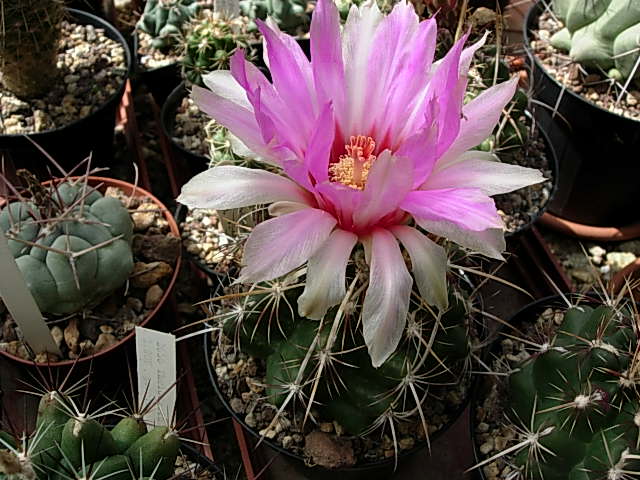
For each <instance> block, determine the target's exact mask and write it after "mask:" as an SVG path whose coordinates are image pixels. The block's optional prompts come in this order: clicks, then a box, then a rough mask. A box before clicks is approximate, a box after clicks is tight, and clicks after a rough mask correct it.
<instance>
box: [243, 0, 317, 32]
mask: <svg viewBox="0 0 640 480" xmlns="http://www.w3.org/2000/svg"><path fill="white" fill-rule="evenodd" d="M240 11H241V12H242V15H244V16H246V17H249V18H250V19H251V20H256V19H260V20H266V18H267V17H271V18H272V19H273V20H274V21H275V22H276V23H277V24H278V27H280V30H282V31H284V32H287V33H290V34H292V35H296V34H298V33H300V31H299V30H300V29H303V30H304V29H306V27H307V26H308V24H309V15H308V14H307V1H306V0H240ZM254 28H255V26H254Z"/></svg>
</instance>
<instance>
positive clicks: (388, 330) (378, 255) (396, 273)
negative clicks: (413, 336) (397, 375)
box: [362, 229, 413, 367]
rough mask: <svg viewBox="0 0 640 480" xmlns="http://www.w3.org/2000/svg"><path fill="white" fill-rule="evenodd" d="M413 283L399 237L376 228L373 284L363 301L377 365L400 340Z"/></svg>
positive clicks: (365, 324)
mask: <svg viewBox="0 0 640 480" xmlns="http://www.w3.org/2000/svg"><path fill="white" fill-rule="evenodd" d="M412 285H413V280H412V278H411V275H409V272H408V270H407V266H406V265H405V263H404V258H403V256H402V252H401V251H400V247H399V246H398V242H397V241H396V239H395V238H394V237H393V235H392V234H391V233H389V232H388V231H387V230H383V229H378V230H375V231H374V232H373V233H372V245H371V265H370V269H369V287H368V288H367V293H366V295H365V298H364V303H363V305H362V328H363V332H362V333H363V336H364V341H365V343H366V344H367V349H368V350H369V356H370V357H371V362H372V363H373V366H374V367H379V366H380V365H382V364H383V363H384V362H385V360H387V359H388V358H389V357H390V356H391V355H392V354H393V352H395V350H396V348H397V347H398V344H399V343H400V339H401V338H402V333H403V331H404V328H405V325H406V323H407V314H408V312H409V298H410V297H411V288H412Z"/></svg>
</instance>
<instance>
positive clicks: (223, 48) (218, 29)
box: [182, 11, 250, 86]
mask: <svg viewBox="0 0 640 480" xmlns="http://www.w3.org/2000/svg"><path fill="white" fill-rule="evenodd" d="M248 25H249V24H248V21H247V19H246V18H242V17H236V18H233V19H229V20H227V19H225V18H222V17H221V16H220V15H218V13H217V12H210V11H207V12H204V13H203V14H202V15H201V16H199V17H198V18H196V19H195V20H194V21H193V22H191V23H190V24H189V26H188V27H187V28H186V33H185V35H184V54H183V57H182V72H183V75H184V77H185V78H186V79H187V80H188V81H189V82H190V83H191V84H193V85H199V86H204V84H203V82H202V75H204V74H205V73H208V72H211V71H213V70H221V69H228V68H229V61H230V60H231V56H232V55H233V54H234V53H235V51H236V49H237V48H245V49H247V48H249V36H248V34H247V28H248ZM249 54H250V52H249ZM249 56H250V55H249Z"/></svg>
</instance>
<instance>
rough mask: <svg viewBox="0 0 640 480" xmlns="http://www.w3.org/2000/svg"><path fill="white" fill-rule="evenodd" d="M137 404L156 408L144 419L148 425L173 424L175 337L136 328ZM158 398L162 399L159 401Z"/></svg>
mask: <svg viewBox="0 0 640 480" xmlns="http://www.w3.org/2000/svg"><path fill="white" fill-rule="evenodd" d="M136 359H137V364H138V403H139V405H140V406H143V405H144V404H148V403H149V402H153V403H154V404H155V405H154V407H153V408H152V409H150V410H149V411H148V412H147V414H146V415H145V417H144V421H145V422H147V423H148V424H149V425H152V426H158V425H167V426H169V425H171V422H172V415H173V410H174V408H175V405H176V396H177V395H176V378H177V376H176V337H174V336H173V335H171V334H170V333H163V332H158V331H156V330H151V329H149V328H143V327H136ZM158 399H159V400H158Z"/></svg>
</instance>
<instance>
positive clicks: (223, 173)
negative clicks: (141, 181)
mask: <svg viewBox="0 0 640 480" xmlns="http://www.w3.org/2000/svg"><path fill="white" fill-rule="evenodd" d="M283 200H287V201H292V202H299V203H305V204H309V203H310V202H312V199H311V196H310V194H309V193H308V192H306V191H305V190H303V189H302V188H300V187H299V186H298V185H297V184H296V183H295V182H292V181H291V180H289V179H288V178H285V177H282V176H280V175H276V174H275V173H271V172H267V171H265V170H259V169H256V168H245V167H235V166H232V165H223V166H220V167H215V168H211V169H209V170H206V171H204V172H202V173H199V174H198V175H196V176H195V177H193V178H192V179H191V180H189V181H188V182H187V183H186V184H185V185H184V186H183V187H182V192H181V193H180V196H179V197H178V198H177V201H178V202H180V203H182V204H184V205H186V206H188V207H189V208H213V209H216V210H226V209H229V208H241V207H248V206H251V205H257V204H259V203H272V202H277V201H283Z"/></svg>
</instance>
